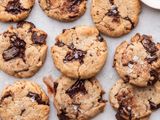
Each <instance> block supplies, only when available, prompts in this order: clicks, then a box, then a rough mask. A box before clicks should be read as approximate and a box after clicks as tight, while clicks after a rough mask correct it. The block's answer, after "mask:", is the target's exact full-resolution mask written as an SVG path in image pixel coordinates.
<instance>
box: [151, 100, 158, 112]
mask: <svg viewBox="0 0 160 120" xmlns="http://www.w3.org/2000/svg"><path fill="white" fill-rule="evenodd" d="M148 102H149V105H150V109H151V110H157V109H158V108H160V104H158V105H157V104H155V103H154V102H152V101H151V100H148Z"/></svg>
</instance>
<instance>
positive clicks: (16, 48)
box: [2, 35, 26, 61]
mask: <svg viewBox="0 0 160 120" xmlns="http://www.w3.org/2000/svg"><path fill="white" fill-rule="evenodd" d="M10 43H11V45H10V47H9V48H8V49H7V50H5V51H4V52H3V54H2V56H3V59H4V60H5V61H8V60H11V59H13V58H15V57H20V58H23V57H24V54H25V49H26V48H25V46H26V43H25V41H24V40H22V39H20V38H19V37H17V36H16V35H13V36H11V41H10Z"/></svg>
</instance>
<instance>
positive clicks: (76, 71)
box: [51, 26, 107, 79]
mask: <svg viewBox="0 0 160 120" xmlns="http://www.w3.org/2000/svg"><path fill="white" fill-rule="evenodd" d="M51 53H52V57H53V60H54V63H55V65H56V67H57V68H58V69H59V70H60V71H61V72H62V73H63V74H64V75H66V76H68V77H71V78H80V79H86V78H91V77H93V76H95V75H96V74H97V73H98V72H99V71H100V70H101V69H102V67H103V66H104V64H105V61H106V57H107V44H106V41H105V40H104V39H103V37H102V36H101V35H100V34H99V32H98V30H97V29H96V28H95V27H89V26H79V27H75V28H71V29H67V30H63V33H62V34H60V35H59V36H58V37H57V38H56V43H55V45H54V46H53V47H52V49H51Z"/></svg>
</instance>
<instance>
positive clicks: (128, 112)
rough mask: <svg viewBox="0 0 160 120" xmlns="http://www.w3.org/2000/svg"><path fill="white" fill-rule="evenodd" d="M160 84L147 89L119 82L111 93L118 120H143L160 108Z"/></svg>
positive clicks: (111, 100) (111, 101)
mask: <svg viewBox="0 0 160 120" xmlns="http://www.w3.org/2000/svg"><path fill="white" fill-rule="evenodd" d="M159 92H160V82H159V81H158V82H157V83H155V84H154V85H153V86H147V87H145V88H141V87H136V86H133V85H131V84H129V83H125V82H124V81H123V80H118V81H117V82H116V84H115V85H114V86H113V87H112V89H111V91H110V103H111V105H112V106H113V107H114V108H115V109H116V110H117V114H116V118H117V120H141V119H142V118H146V117H148V116H149V115H150V114H151V113H152V112H153V111H154V110H156V109H158V108H159V107H160V94H159Z"/></svg>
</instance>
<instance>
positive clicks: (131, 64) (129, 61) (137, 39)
mask: <svg viewBox="0 0 160 120" xmlns="http://www.w3.org/2000/svg"><path fill="white" fill-rule="evenodd" d="M114 66H115V68H116V70H117V72H118V74H119V75H120V77H121V78H122V79H123V80H124V81H125V82H129V83H131V84H133V85H136V86H140V87H145V86H149V85H153V84H155V83H156V82H157V81H158V80H160V43H157V44H156V43H154V42H153V39H152V37H151V36H147V35H140V34H136V35H135V36H134V37H133V38H132V39H131V42H127V41H124V42H122V43H121V44H120V45H119V46H118V47H117V49H116V52H115V56H114Z"/></svg>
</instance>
